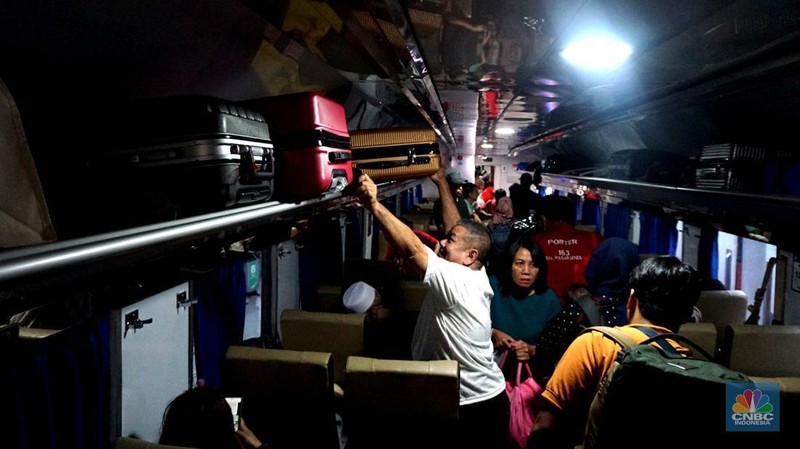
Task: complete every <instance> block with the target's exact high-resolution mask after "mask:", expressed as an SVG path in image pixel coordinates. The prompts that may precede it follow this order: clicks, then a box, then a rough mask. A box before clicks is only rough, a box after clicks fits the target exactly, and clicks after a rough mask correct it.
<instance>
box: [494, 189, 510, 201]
mask: <svg viewBox="0 0 800 449" xmlns="http://www.w3.org/2000/svg"><path fill="white" fill-rule="evenodd" d="M504 196H508V192H506V191H505V189H495V191H494V199H496V200H499V199H500V198H503V197H504Z"/></svg>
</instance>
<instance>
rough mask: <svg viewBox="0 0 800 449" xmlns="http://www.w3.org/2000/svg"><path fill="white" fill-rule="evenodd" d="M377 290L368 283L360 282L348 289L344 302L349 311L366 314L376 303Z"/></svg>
mask: <svg viewBox="0 0 800 449" xmlns="http://www.w3.org/2000/svg"><path fill="white" fill-rule="evenodd" d="M375 293H376V291H375V288H374V287H372V286H371V285H369V284H367V283H366V282H361V281H358V282H356V283H354V284H353V285H351V286H350V287H347V290H345V292H344V297H343V298H342V302H343V303H344V306H345V307H347V309H348V310H350V311H352V312H355V313H364V312H366V311H367V309H369V308H370V307H372V303H373V302H375Z"/></svg>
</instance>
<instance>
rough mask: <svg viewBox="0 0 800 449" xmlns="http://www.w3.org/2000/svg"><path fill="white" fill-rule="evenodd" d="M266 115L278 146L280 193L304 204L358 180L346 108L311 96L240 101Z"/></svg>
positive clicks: (307, 94) (280, 198) (277, 180)
mask: <svg viewBox="0 0 800 449" xmlns="http://www.w3.org/2000/svg"><path fill="white" fill-rule="evenodd" d="M241 104H243V105H245V106H248V107H252V108H253V109H255V110H257V111H259V112H261V113H262V114H263V115H264V117H265V118H266V119H267V123H269V126H270V130H272V135H273V142H274V143H275V156H276V165H277V167H278V171H277V172H276V195H277V199H279V200H281V201H299V200H304V199H310V198H315V197H319V196H322V195H323V194H325V193H328V192H336V191H341V190H343V189H344V188H345V187H346V186H347V185H348V184H349V183H351V182H353V169H352V162H351V158H352V153H351V151H350V134H349V133H348V131H347V117H346V115H345V112H344V106H342V105H340V104H339V103H337V102H335V101H333V100H331V99H329V98H325V97H323V96H321V95H318V94H315V93H312V92H303V93H297V94H289V95H280V96H276V97H264V98H258V99H253V100H247V101H244V102H241Z"/></svg>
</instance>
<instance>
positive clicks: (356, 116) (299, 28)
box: [0, 0, 800, 449]
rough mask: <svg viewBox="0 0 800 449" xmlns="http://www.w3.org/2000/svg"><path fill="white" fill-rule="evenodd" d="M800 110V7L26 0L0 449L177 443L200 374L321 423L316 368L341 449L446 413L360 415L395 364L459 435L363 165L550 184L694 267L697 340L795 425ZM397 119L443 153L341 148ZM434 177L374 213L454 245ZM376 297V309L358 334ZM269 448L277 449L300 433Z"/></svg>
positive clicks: (328, 422)
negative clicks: (422, 344)
mask: <svg viewBox="0 0 800 449" xmlns="http://www.w3.org/2000/svg"><path fill="white" fill-rule="evenodd" d="M798 104H800V3H798V2H797V1H794V0H770V1H763V0H762V1H759V0H675V1H671V2H653V1H642V0H619V1H613V2H609V1H600V0H529V1H519V0H330V1H317V0H272V1H257V0H191V1H189V0H182V1H171V2H140V1H132V0H105V1H97V0H86V1H82V2H52V1H45V0H6V1H4V2H2V3H0V160H2V163H0V316H1V317H0V348H2V349H1V350H2V354H3V355H4V356H5V360H6V361H7V362H4V363H3V364H2V368H0V399H2V400H3V402H4V403H6V404H9V407H10V408H11V409H12V410H11V416H12V419H8V420H3V421H2V424H0V430H2V431H3V432H2V433H3V435H4V447H10V448H20V449H29V448H35V449H40V448H51V449H55V448H59V449H60V448H91V449H110V448H114V447H131V445H133V446H134V447H136V445H137V444H139V443H143V444H150V445H149V446H144V447H160V446H157V443H158V439H159V432H160V429H161V421H162V418H163V412H164V409H165V407H166V406H167V404H168V402H169V400H170V399H172V398H174V397H176V396H177V395H179V394H180V393H181V392H183V391H185V390H186V389H188V388H191V387H193V386H195V385H198V384H206V385H212V386H218V387H220V388H224V389H225V390H226V391H228V392H232V393H231V394H234V393H235V394H236V395H240V396H248V395H250V396H253V397H256V398H257V399H254V400H252V402H261V404H260V406H262V408H263V409H261V410H257V412H252V410H256V407H252V406H251V407H252V408H251V409H249V410H248V409H247V408H245V409H244V410H248V411H247V412H246V413H254V415H253V416H257V418H254V422H256V421H257V420H261V421H257V424H256V426H257V427H259V428H261V429H270V428H274V425H275V424H276V423H277V422H278V421H279V420H278V418H280V421H281V422H288V423H292V422H294V423H295V424H296V423H297V422H300V420H302V419H303V418H302V414H303V410H304V409H303V407H304V406H306V405H307V404H305V403H304V404H303V405H302V406H301V404H300V403H299V402H297V401H295V402H294V403H292V400H291V398H290V399H289V401H288V402H289V403H287V404H284V405H282V406H281V407H282V408H281V409H280V410H277V409H275V408H269V406H264V402H265V401H264V400H263V399H264V397H267V396H268V395H274V397H279V398H280V399H281V400H286V395H285V393H286V392H287V389H295V388H300V387H298V381H302V380H303V379H304V378H303V377H302V376H306V377H307V378H308V379H311V378H312V377H313V382H314V384H313V385H311V383H312V380H309V381H308V382H305V383H303V382H299V383H300V384H303V386H304V387H306V388H308V389H310V390H313V391H312V392H311V393H309V397H311V395H312V394H313V395H316V396H314V398H315V399H319V398H320V397H321V398H322V399H319V401H320V403H322V404H323V405H317V406H309V407H317V408H318V409H320V410H323V411H324V412H325V413H324V415H325V416H322V417H319V418H320V419H319V420H318V421H320V422H324V424H320V426H319V427H320V429H318V430H319V431H320V433H318V434H311V433H310V434H309V435H307V436H308V438H311V439H313V438H312V437H319V438H322V437H320V435H322V432H324V437H325V440H324V443H322V442H319V441H317V442H318V443H319V444H324V445H325V446H337V445H338V446H339V447H340V449H346V448H347V447H348V446H347V434H346V430H345V431H344V433H343V428H344V429H346V420H347V415H348V407H361V408H363V409H361V408H359V410H357V411H351V413H352V416H358V417H359V419H361V420H363V421H364V422H369V420H370V419H372V420H374V419H375V418H376V416H374V413H381V412H380V410H384V411H385V410H390V411H391V413H396V414H397V416H400V415H401V414H407V415H408V416H412V419H417V420H424V419H425V417H424V414H423V415H419V416H417V415H415V414H414V413H413V412H414V410H413V408H414V407H413V406H412V405H411V404H409V403H407V402H402V401H401V402H400V403H384V402H383V401H385V400H386V399H387V398H386V397H385V396H384V395H374V394H373V393H375V392H374V391H373V392H370V391H366V392H365V391H361V390H359V387H355V389H356V391H361V393H359V394H358V395H357V397H355V398H354V399H351V401H350V402H348V399H347V390H348V381H350V382H351V383H350V385H353V384H352V382H355V381H354V380H353V379H361V378H369V379H373V380H374V379H375V377H374V376H377V375H378V374H376V373H380V374H381V375H385V376H387V378H388V379H391V380H392V381H393V382H395V381H396V382H397V383H398V385H400V387H402V388H406V387H408V386H409V382H411V383H413V382H420V385H421V384H424V385H425V388H428V389H430V391H429V393H430V394H429V395H421V396H415V395H414V394H418V393H419V391H414V394H411V393H409V394H408V398H410V399H413V398H415V397H417V398H418V399H419V400H420V401H422V400H430V399H436V400H438V401H439V402H436V404H439V405H442V404H444V405H442V408H441V409H437V410H438V412H440V413H438V415H437V416H435V418H436V419H437V420H439V421H441V422H443V423H445V424H446V430H447V432H443V433H442V435H438V436H437V438H439V437H441V438H440V441H446V440H448V439H449V438H450V431H451V430H453V429H452V428H451V427H450V426H451V425H452V424H453V421H454V420H456V421H457V416H456V417H454V416H453V414H454V411H455V405H456V404H457V400H458V392H457V388H455V389H454V388H453V385H454V384H455V385H457V383H458V382H457V381H458V375H459V374H458V367H457V364H456V366H451V365H452V364H450V365H447V366H445V367H443V368H436V369H433V368H430V369H429V367H428V366H427V365H419V364H417V365H414V364H406V362H411V360H410V359H411V352H410V343H411V336H412V334H413V331H414V326H415V323H416V318H417V315H418V314H419V312H420V309H421V308H422V304H423V302H424V301H425V298H426V295H427V293H428V287H427V286H426V285H425V284H423V283H422V282H420V281H419V280H418V279H414V278H413V277H412V276H410V275H409V273H406V272H405V271H404V270H403V268H402V267H401V266H400V265H398V264H397V263H395V261H394V260H393V259H392V258H391V257H388V256H387V254H390V249H391V248H390V244H389V242H388V241H387V239H386V238H385V235H384V232H383V230H382V229H380V226H378V225H377V222H376V220H375V219H374V217H373V216H371V215H370V214H369V213H368V212H366V211H365V210H364V209H363V208H362V207H361V205H360V204H359V203H358V202H357V200H356V198H355V197H354V196H353V195H352V187H353V186H354V185H355V184H357V182H358V175H359V173H360V172H361V170H362V169H363V170H366V169H367V168H368V167H369V168H370V169H375V168H377V169H379V170H382V169H386V168H387V167H388V168H396V167H399V166H405V165H410V164H416V163H423V162H425V163H430V162H431V161H432V160H433V161H437V160H438V159H437V157H440V158H441V164H443V165H444V167H445V168H446V173H447V174H448V177H449V179H452V180H455V179H460V180H461V181H460V183H462V184H463V183H473V184H480V186H481V187H483V186H488V185H489V184H488V182H491V183H492V186H493V187H494V189H495V190H500V189H503V190H506V191H508V190H509V188H510V187H511V186H513V185H515V184H518V183H519V182H520V180H521V178H523V177H525V176H530V178H531V179H532V180H533V185H532V186H531V189H532V190H533V191H534V192H535V193H536V194H537V195H538V196H540V197H544V196H547V195H558V196H564V197H567V198H569V199H570V200H571V201H572V203H573V205H574V206H575V213H576V218H577V225H578V227H580V228H581V229H585V230H590V231H593V232H596V233H598V234H600V235H601V236H602V237H604V238H609V237H620V238H623V239H625V240H628V241H630V242H632V243H634V244H635V245H636V247H637V249H638V251H639V254H640V256H641V258H642V259H645V258H647V257H650V256H652V255H673V256H676V257H678V258H680V259H681V260H683V261H684V262H686V263H688V264H690V265H692V266H693V267H694V268H695V269H696V270H697V271H698V272H699V273H701V274H702V275H703V276H704V278H705V279H706V280H707V284H706V285H705V286H704V290H705V291H704V292H703V294H702V295H701V299H700V302H699V303H698V312H699V316H702V318H700V319H699V321H700V323H692V324H691V325H688V326H686V328H684V329H682V332H681V333H682V334H685V335H688V336H689V337H690V338H692V339H696V340H698V341H700V342H702V346H703V348H704V349H706V350H707V352H709V353H711V355H712V356H713V358H714V359H715V360H716V361H718V362H719V363H722V364H725V365H727V366H730V367H732V368H734V369H737V370H741V371H742V372H744V373H746V374H749V375H751V376H758V377H757V379H759V381H764V382H767V381H774V382H777V383H779V384H780V388H781V390H780V391H781V394H780V398H781V405H782V406H783V408H784V412H785V413H784V414H783V418H782V419H783V421H782V423H783V426H782V427H781V432H780V433H781V435H790V434H791V435H797V431H796V430H793V428H796V427H797V426H795V425H794V424H796V422H797V421H796V419H797V416H798V415H799V414H800V413H798V410H799V409H800V382H798V379H800V367H799V366H798V364H797V362H796V361H797V360H800V349H799V348H800V347H799V346H798V345H797V344H795V340H796V339H797V338H796V337H797V335H798V332H800V244H798V242H800V240H798V239H797V238H796V233H797V229H798V226H800V149H799V148H798V147H797V146H795V145H796V143H795V140H794V139H795V137H796V136H795V134H794V132H795V131H796V130H797V128H795V127H797V126H800V107H798V106H797V105H798ZM386 130H393V131H397V130H403V131H411V132H412V133H411V134H406V135H404V136H411V135H413V136H415V137H414V139H417V137H418V135H420V134H422V135H423V137H422V138H420V139H421V140H415V141H414V146H415V147H420V148H424V149H425V150H424V151H425V152H424V153H420V152H419V151H421V150H419V149H416V150H408V149H407V148H406V147H402V150H399V153H397V150H396V149H393V151H395V156H396V155H397V154H399V155H400V156H399V157H398V158H399V159H398V160H399V161H398V160H395V159H393V160H391V161H390V162H387V161H382V162H379V163H375V162H374V161H372V160H365V159H361V160H359V157H364V156H359V154H362V155H363V154H366V152H361V153H359V150H360V149H359V148H356V145H351V139H350V136H349V133H352V132H355V131H359V132H361V131H363V132H364V134H362V135H366V136H370V135H372V133H375V132H377V133H379V134H380V133H382V132H385V131H386ZM419 130H424V131H425V132H423V133H419V132H418V131H419ZM431 131H432V132H431ZM401 135H402V134H401ZM429 136H433V139H435V142H429V141H428V140H427V139H428V137H429ZM406 138H408V139H409V140H410V139H411V137H406ZM401 139H402V138H401ZM420 142H423V143H422V144H420ZM395 143H396V142H395ZM395 143H393V145H394V144H395ZM400 143H408V142H400ZM365 146H366V147H370V145H369V144H367V145H365ZM387 146H388V145H387ZM414 151H417V152H418V153H416V154H415V153H414ZM370 164H372V165H370ZM359 166H360V168H359ZM286 167H291V169H288V168H286ZM385 173H395V172H389V171H387V172H385ZM430 174H432V172H428V173H426V174H424V175H419V174H416V172H415V174H411V175H409V174H408V172H406V173H405V174H402V175H396V174H389V175H385V176H386V178H384V179H386V180H383V181H381V182H379V183H378V196H379V199H380V201H381V203H382V204H384V205H385V206H386V207H387V208H389V210H391V211H392V212H393V213H394V214H395V215H397V216H403V217H405V218H407V219H408V220H410V223H411V226H413V228H414V229H415V231H421V232H426V233H428V234H430V235H431V236H433V237H434V239H435V238H442V237H443V235H442V234H441V233H440V230H439V229H437V226H436V222H435V217H434V215H435V214H434V211H433V206H434V203H435V201H436V200H437V198H438V191H437V190H436V185H434V183H432V182H431V180H430V179H429V175H430ZM393 176H394V178H393ZM476 204H478V203H476ZM529 212H531V218H530V219H531V220H532V221H531V223H533V222H534V221H536V220H539V216H538V215H537V214H536V211H529ZM485 219H486V217H484V222H485ZM531 226H535V225H531ZM357 281H363V282H366V283H368V284H370V285H372V286H373V287H374V288H375V289H376V291H377V293H378V297H379V298H380V301H379V302H378V303H376V304H378V305H379V306H380V307H379V309H380V310H379V311H378V312H376V316H375V317H374V319H370V317H369V316H367V318H366V319H365V318H364V317H362V316H358V317H353V316H348V317H346V318H343V316H342V315H341V314H345V313H352V311H348V310H347V309H346V307H344V305H343V294H344V292H345V291H346V289H347V287H349V286H350V285H352V284H353V283H354V282H357ZM340 318H342V319H340ZM773 331H775V332H773ZM282 351H287V352H282ZM415 362H416V361H415ZM419 363H423V362H419ZM425 363H434V362H433V361H427V362H425ZM282 364H283V365H282ZM289 365H291V367H288V368H287V366H289ZM398 367H400V368H398ZM304 370H305V371H304ZM393 370H395V371H396V370H400V371H402V372H403V373H405V374H406V375H408V376H407V377H408V378H409V379H412V380H408V379H407V378H405V377H403V376H399V375H397V373H396V372H393ZM426 370H428V371H426ZM437 370H439V371H437ZM296 372H301V373H306V374H297V375H294V376H293V375H290V374H289V373H296ZM307 372H313V376H312V375H311V374H308V373H307ZM387 373H388V374H387ZM348 375H350V377H351V378H352V379H349V378H348ZM264 376H267V378H266V379H265V378H263V377H264ZM370 376H373V377H370ZM414 376H417V377H418V378H419V379H422V380H419V379H417V380H413V379H416V377H414ZM399 377H403V378H399ZM317 384H319V385H317ZM400 387H398V388H400ZM270 397H272V396H270ZM390 399H391V398H390ZM453 401H456V402H453ZM266 402H268V401H266ZM389 402H391V401H389ZM445 406H447V407H445ZM392 407H395V408H397V409H396V410H395V409H392ZM375 410H378V411H375ZM386 413H389V412H386ZM455 415H457V413H455ZM404 416H405V415H404ZM264 417H269V418H268V419H263V420H262V418H264ZM343 420H344V422H345V424H344V427H343V424H342V421H343ZM262 421H263V422H262ZM439 421H437V422H439ZM382 424H386V423H382ZM278 427H279V430H278V431H274V432H275V433H274V436H275V438H276V439H275V440H270V439H269V437H266V436H264V439H265V440H264V441H265V442H268V443H269V444H270V447H274V448H278V449H279V448H282V447H293V446H292V444H294V443H297V441H300V440H299V439H298V440H296V441H293V440H292V436H291V434H290V432H284V431H286V430H291V431H292V432H302V430H300V429H298V428H296V427H291V428H289V427H285V426H284V428H280V426H278ZM323 427H324V428H323ZM356 428H357V427H356ZM364 428H365V427H364V426H362V427H361V428H360V429H361V430H362V431H363V430H364ZM373 430H374V429H373ZM392 431H396V429H394V430H392ZM265 432H269V431H265ZM373 433H374V432H373ZM374 436H375V435H373V434H370V433H369V432H362V434H361V435H360V437H356V438H357V439H358V438H363V439H362V440H360V441H356V442H355V443H353V444H354V445H355V446H351V448H352V447H356V446H358V445H361V446H372V442H371V440H370V438H373V437H374ZM298 438H299V437H298ZM437 441H439V440H437ZM770 441H772V440H770Z"/></svg>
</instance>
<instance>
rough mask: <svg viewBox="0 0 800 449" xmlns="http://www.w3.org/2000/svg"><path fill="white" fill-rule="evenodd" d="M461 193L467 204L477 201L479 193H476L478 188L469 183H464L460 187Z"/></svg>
mask: <svg viewBox="0 0 800 449" xmlns="http://www.w3.org/2000/svg"><path fill="white" fill-rule="evenodd" d="M461 192H462V193H461V194H462V196H463V197H464V198H466V200H467V201H469V202H474V201H475V200H477V199H478V194H479V193H480V192H478V186H476V185H475V184H473V183H471V182H465V183H464V184H463V185H462V186H461Z"/></svg>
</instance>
